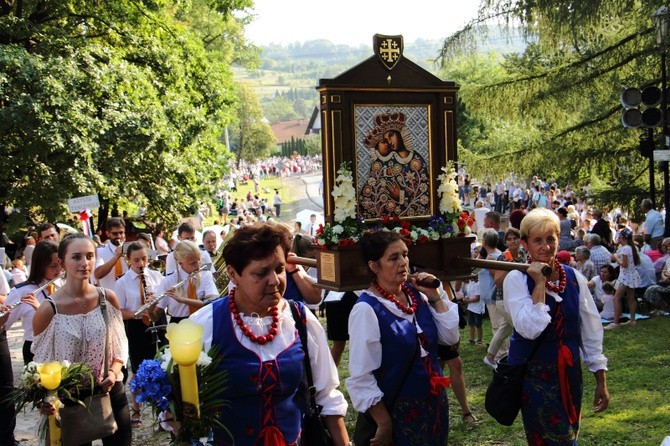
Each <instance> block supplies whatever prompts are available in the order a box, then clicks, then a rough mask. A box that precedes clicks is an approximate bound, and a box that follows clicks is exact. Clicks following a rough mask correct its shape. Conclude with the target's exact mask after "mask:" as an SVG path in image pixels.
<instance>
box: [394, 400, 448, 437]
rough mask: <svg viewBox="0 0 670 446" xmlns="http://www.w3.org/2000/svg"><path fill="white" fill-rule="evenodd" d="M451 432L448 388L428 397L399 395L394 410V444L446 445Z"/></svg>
mask: <svg viewBox="0 0 670 446" xmlns="http://www.w3.org/2000/svg"><path fill="white" fill-rule="evenodd" d="M448 434H449V402H448V400H447V394H446V392H440V394H439V395H433V394H430V395H429V396H428V397H427V398H426V399H423V400H417V399H402V398H399V399H398V401H397V403H396V406H395V409H394V411H393V437H394V440H395V442H394V445H395V446H444V445H445V444H447V439H448Z"/></svg>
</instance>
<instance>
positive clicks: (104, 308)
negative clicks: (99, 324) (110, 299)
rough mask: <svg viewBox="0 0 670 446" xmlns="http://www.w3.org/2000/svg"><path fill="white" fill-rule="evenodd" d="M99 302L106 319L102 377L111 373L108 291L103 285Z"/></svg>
mask: <svg viewBox="0 0 670 446" xmlns="http://www.w3.org/2000/svg"><path fill="white" fill-rule="evenodd" d="M98 303H99V304H100V311H102V319H103V320H104V321H105V353H104V355H105V357H104V361H105V372H104V373H103V375H102V377H103V378H107V375H109V373H108V372H109V358H108V356H107V352H108V350H107V349H108V348H109V342H107V341H108V339H107V335H108V334H109V333H108V331H107V323H108V322H107V292H106V291H105V289H104V288H101V287H99V288H98Z"/></svg>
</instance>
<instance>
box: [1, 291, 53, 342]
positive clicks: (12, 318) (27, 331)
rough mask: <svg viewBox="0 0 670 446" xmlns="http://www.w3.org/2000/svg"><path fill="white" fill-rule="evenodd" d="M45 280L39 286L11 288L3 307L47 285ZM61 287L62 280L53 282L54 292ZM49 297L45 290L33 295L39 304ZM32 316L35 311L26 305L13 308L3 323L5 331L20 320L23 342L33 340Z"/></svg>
mask: <svg viewBox="0 0 670 446" xmlns="http://www.w3.org/2000/svg"><path fill="white" fill-rule="evenodd" d="M47 282H48V281H47V280H43V281H42V282H41V283H40V284H39V285H35V284H34V283H28V284H26V285H23V286H20V287H14V288H12V291H10V293H9V296H7V300H6V301H5V305H7V306H9V305H13V304H14V303H16V302H19V301H20V300H21V298H22V297H24V296H26V295H28V294H30V293H32V292H34V291H35V290H36V289H37V288H39V287H40V286H42V285H44V284H45V283H47ZM61 286H63V280H62V279H58V280H56V281H55V282H54V291H55V290H57V289H58V288H60V287H61ZM47 297H49V293H48V291H47V290H46V289H44V290H42V291H40V292H39V293H37V295H35V298H36V299H37V301H38V302H39V303H40V304H41V303H42V302H44V300H45V299H46V298H47ZM33 316H35V309H34V308H33V307H32V306H31V305H28V304H21V305H19V306H18V307H16V308H14V309H13V310H12V312H11V313H9V317H8V318H7V321H6V322H5V330H9V329H10V328H11V327H12V325H14V324H15V323H16V321H18V320H19V319H20V320H21V326H22V327H23V340H24V341H32V340H33Z"/></svg>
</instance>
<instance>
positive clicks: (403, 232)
mask: <svg viewBox="0 0 670 446" xmlns="http://www.w3.org/2000/svg"><path fill="white" fill-rule="evenodd" d="M399 234H400V237H403V238H407V237H409V231H408V230H407V229H405V228H402V229H401V230H400V232H399Z"/></svg>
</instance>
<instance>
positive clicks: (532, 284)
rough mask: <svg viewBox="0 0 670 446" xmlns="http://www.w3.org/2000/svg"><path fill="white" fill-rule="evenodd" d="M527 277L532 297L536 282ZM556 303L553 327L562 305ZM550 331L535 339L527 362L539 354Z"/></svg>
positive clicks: (552, 319) (551, 323) (552, 321)
mask: <svg viewBox="0 0 670 446" xmlns="http://www.w3.org/2000/svg"><path fill="white" fill-rule="evenodd" d="M526 277H527V279H526V283H527V285H528V291H530V294H531V295H532V294H533V290H534V289H535V282H534V281H533V279H532V278H531V277H530V276H529V275H528V274H526ZM554 302H555V303H556V305H554V312H553V314H552V315H551V322H550V325H551V326H555V325H554V322H555V321H556V314H557V312H558V306H559V305H560V304H561V303H560V302H557V301H556V300H555V299H554ZM547 328H548V327H547ZM549 331H550V330H547V329H546V328H545V330H544V331H543V332H542V334H541V335H540V336H539V337H537V338H536V339H535V342H534V343H533V349H532V350H531V351H530V354H529V355H528V357H526V361H525V362H528V361H530V360H531V359H533V356H535V353H537V349H538V348H540V345H541V344H542V340H543V339H544V338H545V337H546V336H547V333H548V332H549Z"/></svg>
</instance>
